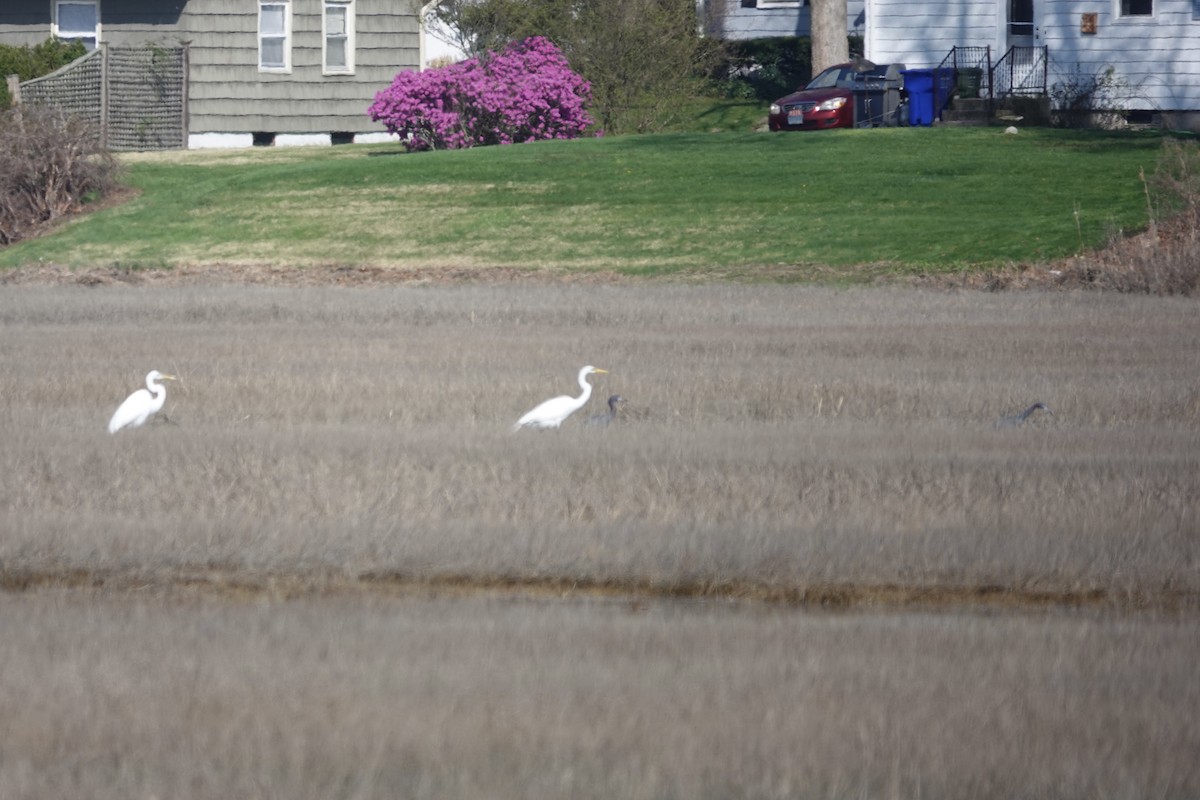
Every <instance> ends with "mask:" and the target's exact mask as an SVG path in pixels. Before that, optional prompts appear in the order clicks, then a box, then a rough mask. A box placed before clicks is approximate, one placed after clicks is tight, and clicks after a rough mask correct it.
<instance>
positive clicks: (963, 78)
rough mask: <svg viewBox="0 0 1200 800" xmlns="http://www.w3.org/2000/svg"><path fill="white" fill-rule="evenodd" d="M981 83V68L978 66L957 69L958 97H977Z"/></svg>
mask: <svg viewBox="0 0 1200 800" xmlns="http://www.w3.org/2000/svg"><path fill="white" fill-rule="evenodd" d="M981 85H983V70H982V69H980V68H979V67H966V68H964V69H960V70H959V71H958V96H959V97H979V87H980V86H981Z"/></svg>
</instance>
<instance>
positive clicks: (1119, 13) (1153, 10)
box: [1113, 0, 1158, 20]
mask: <svg viewBox="0 0 1200 800" xmlns="http://www.w3.org/2000/svg"><path fill="white" fill-rule="evenodd" d="M1113 3H1114V4H1115V5H1116V9H1115V12H1116V17H1117V19H1122V20H1152V19H1154V16H1155V15H1156V14H1157V13H1158V0H1150V13H1149V14H1125V13H1123V10H1122V8H1121V6H1122V5H1124V2H1123V0H1113Z"/></svg>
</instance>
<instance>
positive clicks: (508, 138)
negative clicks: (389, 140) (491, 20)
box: [367, 36, 592, 151]
mask: <svg viewBox="0 0 1200 800" xmlns="http://www.w3.org/2000/svg"><path fill="white" fill-rule="evenodd" d="M590 99H591V87H590V86H589V85H588V82H587V81H585V80H584V79H583V78H582V77H580V76H579V75H578V74H576V73H575V72H572V71H571V68H570V66H569V65H568V64H567V59H566V58H565V57H564V56H563V54H562V52H561V51H559V49H558V48H557V47H555V46H554V44H553V43H552V42H550V41H549V40H548V39H544V38H542V37H539V36H535V37H532V38H530V39H526V40H525V41H523V42H519V43H514V44H511V45H509V46H508V47H507V48H506V49H504V50H503V51H501V52H499V53H489V54H487V56H486V57H483V58H472V59H468V60H466V61H460V62H459V63H457V64H451V65H449V66H446V67H440V68H438V69H430V70H426V71H425V72H401V73H400V74H399V75H397V76H396V78H395V80H394V81H392V85H391V86H389V87H388V88H387V89H384V90H383V91H382V92H380V93H379V94H377V95H376V96H375V102H374V104H372V105H371V108H370V109H369V111H368V112H367V113H368V114H370V116H371V119H373V120H375V121H376V122H382V123H383V124H384V126H386V127H387V129H388V131H390V132H391V133H395V134H398V135H399V136H400V137H401V139H402V141H403V142H404V144H405V146H406V147H407V148H408V149H409V150H410V151H412V150H443V149H445V150H454V149H460V148H464V147H479V146H482V145H489V144H514V143H517V142H532V141H536V140H539V139H574V138H577V137H579V136H581V135H583V133H584V132H585V131H586V130H587V128H588V126H589V125H591V122H592V121H591V119H590V118H589V117H588V114H587V111H586V109H585V106H586V104H587V103H588V102H589V101H590Z"/></svg>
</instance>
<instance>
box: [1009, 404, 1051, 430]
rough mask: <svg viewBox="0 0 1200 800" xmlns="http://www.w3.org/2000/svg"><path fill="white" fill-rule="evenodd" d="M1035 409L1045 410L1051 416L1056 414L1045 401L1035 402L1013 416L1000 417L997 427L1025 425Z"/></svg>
mask: <svg viewBox="0 0 1200 800" xmlns="http://www.w3.org/2000/svg"><path fill="white" fill-rule="evenodd" d="M1035 411H1045V412H1046V413H1047V414H1049V415H1050V416H1054V412H1053V411H1051V410H1050V409H1049V408H1047V407H1046V404H1045V403H1034V404H1033V405H1031V406H1030V407H1029V408H1027V409H1025V410H1024V411H1022V412H1021V413H1020V414H1013V415H1012V416H1011V417H1001V418H1000V419H998V420H996V427H997V428H1016V427H1019V426H1021V425H1024V424H1025V420H1027V419H1029V415H1030V414H1032V413H1033V412H1035Z"/></svg>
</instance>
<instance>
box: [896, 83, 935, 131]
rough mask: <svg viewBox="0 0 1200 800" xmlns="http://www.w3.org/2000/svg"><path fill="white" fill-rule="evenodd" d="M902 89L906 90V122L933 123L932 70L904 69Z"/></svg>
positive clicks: (912, 123) (926, 124) (914, 123)
mask: <svg viewBox="0 0 1200 800" xmlns="http://www.w3.org/2000/svg"><path fill="white" fill-rule="evenodd" d="M900 74H901V75H903V76H904V90H905V91H906V92H908V124H909V125H925V126H929V125H932V124H933V70H931V69H906V70H904V72H902V73H900Z"/></svg>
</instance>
